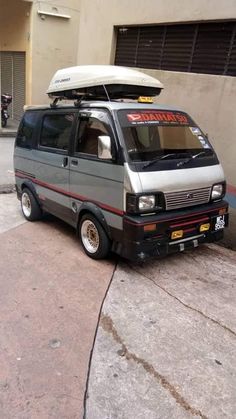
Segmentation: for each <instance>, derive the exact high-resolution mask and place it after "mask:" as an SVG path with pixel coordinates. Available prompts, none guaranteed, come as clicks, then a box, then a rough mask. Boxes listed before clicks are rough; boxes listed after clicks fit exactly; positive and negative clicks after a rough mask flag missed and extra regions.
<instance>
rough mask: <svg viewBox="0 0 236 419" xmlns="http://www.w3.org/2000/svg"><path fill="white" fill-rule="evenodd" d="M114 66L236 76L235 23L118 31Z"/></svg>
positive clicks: (148, 27) (211, 23)
mask: <svg viewBox="0 0 236 419" xmlns="http://www.w3.org/2000/svg"><path fill="white" fill-rule="evenodd" d="M115 64H116V65H124V66H129V67H139V68H150V69H163V70H170V71H185V72H194V73H206V74H219V75H229V76H236V21H230V22H223V21H221V22H208V23H191V24H176V25H152V26H131V27H118V28H117V46H116V55H115Z"/></svg>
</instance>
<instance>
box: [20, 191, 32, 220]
mask: <svg viewBox="0 0 236 419" xmlns="http://www.w3.org/2000/svg"><path fill="white" fill-rule="evenodd" d="M21 203H22V210H23V213H24V214H25V216H26V217H29V216H30V214H31V202H30V199H29V195H28V194H27V193H26V192H24V193H23V194H22V197H21Z"/></svg>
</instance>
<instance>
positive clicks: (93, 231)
mask: <svg viewBox="0 0 236 419" xmlns="http://www.w3.org/2000/svg"><path fill="white" fill-rule="evenodd" d="M79 237H80V240H81V244H82V247H83V249H84V251H85V253H86V254H87V255H88V256H89V257H90V258H92V259H104V258H105V257H106V256H107V255H108V253H109V251H110V248H111V242H110V240H109V238H108V236H107V234H106V232H105V231H104V229H103V227H102V226H101V224H100V223H99V222H98V221H97V219H96V218H95V217H94V216H93V215H92V214H89V213H87V214H84V215H83V216H82V218H81V220H80V223H79Z"/></svg>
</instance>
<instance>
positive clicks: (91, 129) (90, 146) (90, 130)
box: [75, 117, 110, 156]
mask: <svg viewBox="0 0 236 419" xmlns="http://www.w3.org/2000/svg"><path fill="white" fill-rule="evenodd" d="M100 135H110V134H109V132H108V129H107V128H106V125H105V124H103V123H102V122H101V121H99V120H98V119H96V118H92V117H90V118H88V119H86V120H81V122H80V125H79V135H78V138H77V142H76V147H75V152H77V153H85V154H90V155H93V156H97V155H98V137H99V136H100Z"/></svg>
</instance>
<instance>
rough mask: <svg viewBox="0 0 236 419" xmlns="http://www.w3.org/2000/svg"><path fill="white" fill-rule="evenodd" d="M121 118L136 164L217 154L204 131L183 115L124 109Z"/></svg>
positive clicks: (125, 138)
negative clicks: (214, 152)
mask: <svg viewBox="0 0 236 419" xmlns="http://www.w3.org/2000/svg"><path fill="white" fill-rule="evenodd" d="M118 115H119V122H120V125H121V128H122V131H123V136H124V140H125V145H126V149H127V152H128V154H129V158H130V160H132V161H134V162H135V161H145V162H147V161H152V160H155V161H158V160H163V159H181V158H185V157H192V156H195V155H196V154H199V156H203V155H208V156H209V154H212V153H213V152H212V149H211V146H210V144H209V142H208V140H207V138H206V137H205V136H204V134H203V133H202V131H201V130H200V129H199V128H198V127H197V126H196V124H195V123H194V122H193V121H192V120H191V118H190V117H189V116H188V115H187V114H185V113H183V112H177V111H163V110H161V111H159V110H150V111H148V110H138V111H135V110H125V111H123V110H122V111H119V112H118ZM200 152H202V153H201V154H200Z"/></svg>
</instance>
